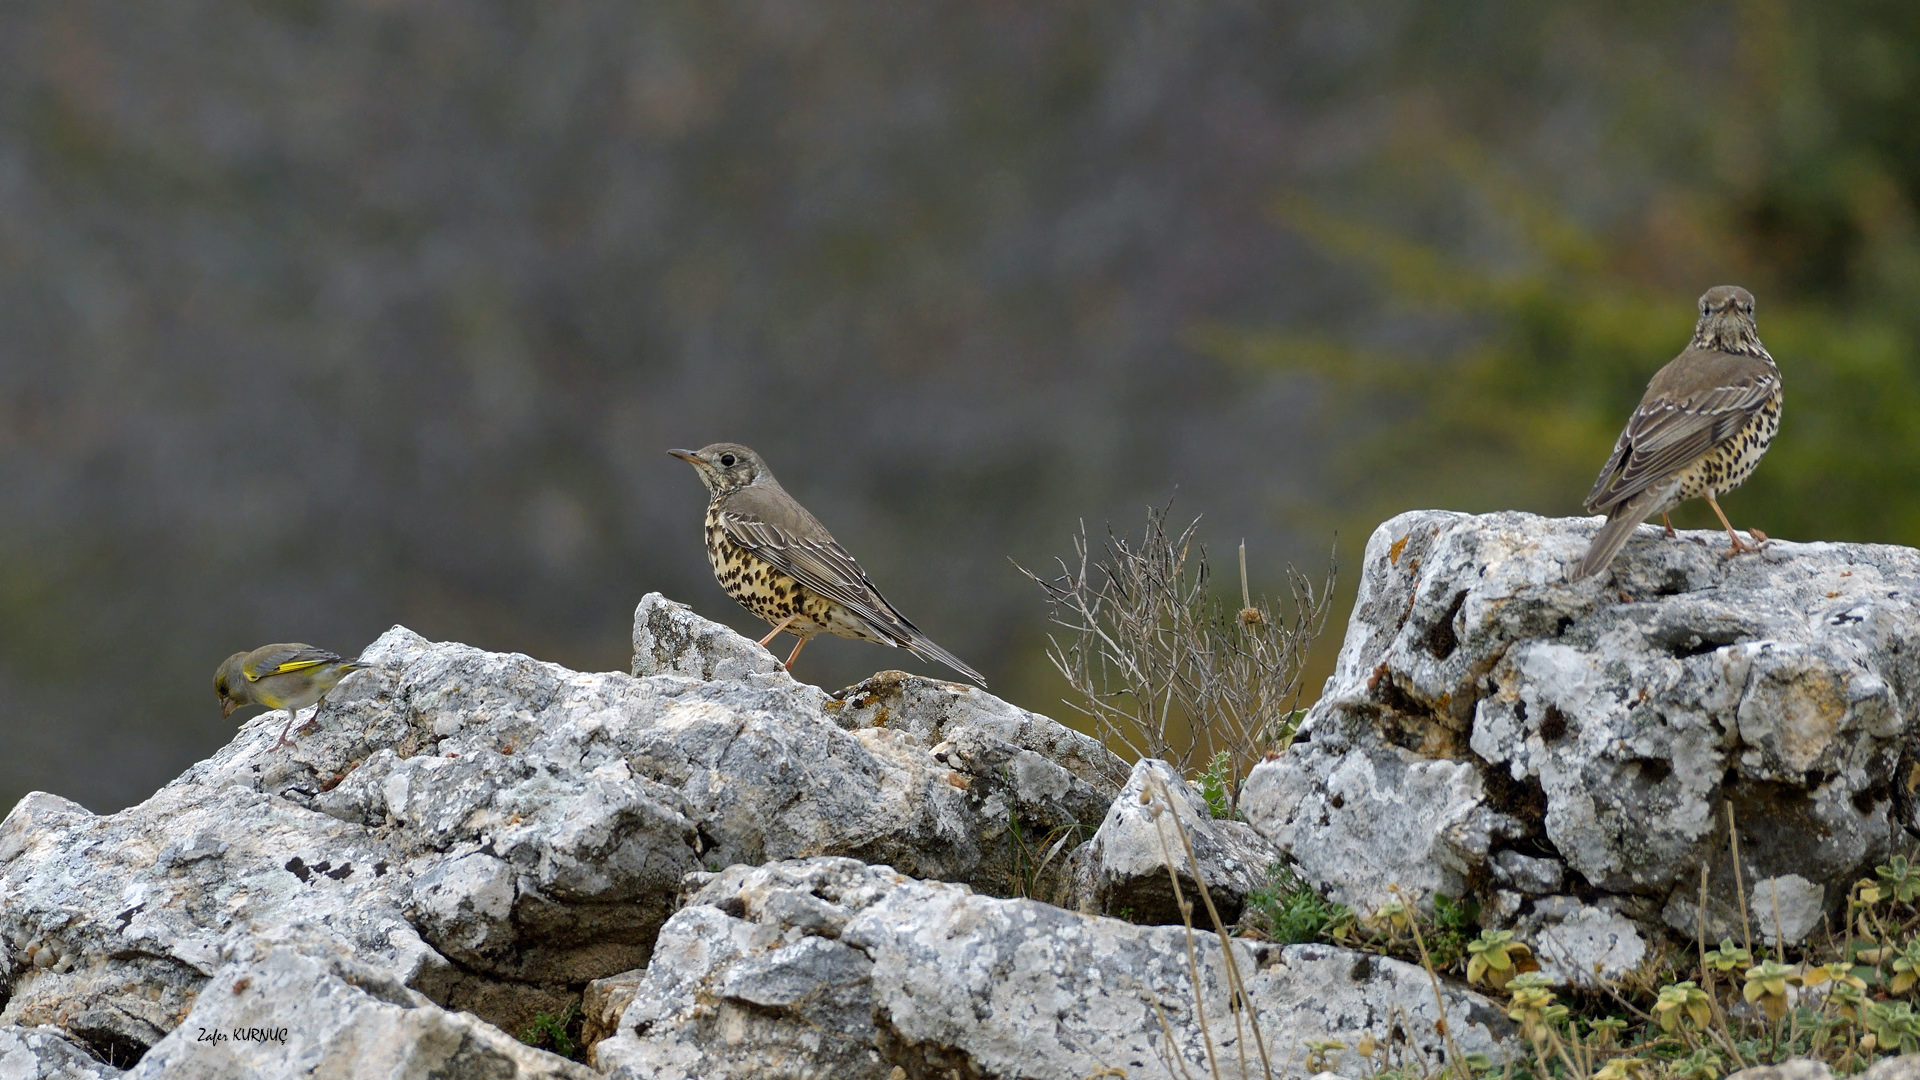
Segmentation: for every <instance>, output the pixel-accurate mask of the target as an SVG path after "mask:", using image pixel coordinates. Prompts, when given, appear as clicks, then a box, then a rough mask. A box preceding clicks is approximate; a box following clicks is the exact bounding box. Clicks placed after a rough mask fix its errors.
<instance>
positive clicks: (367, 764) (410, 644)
mask: <svg viewBox="0 0 1920 1080" xmlns="http://www.w3.org/2000/svg"><path fill="white" fill-rule="evenodd" d="M635 642H636V647H637V652H636V656H635V670H636V671H639V672H641V673H642V674H640V675H638V676H636V675H630V674H626V673H597V674H596V673H580V672H573V671H568V670H566V669H564V668H561V667H559V666H557V665H553V664H548V663H542V662H539V661H536V660H532V659H529V658H527V657H524V656H518V655H511V654H498V653H487V652H483V651H481V650H478V649H473V648H470V647H467V646H464V645H458V644H433V643H430V642H427V641H426V640H424V639H422V638H420V637H419V636H418V635H415V634H413V633H411V632H410V631H407V630H405V629H402V628H398V627H396V628H395V629H393V630H392V631H390V632H389V633H387V634H386V635H384V636H383V637H382V638H381V639H380V640H379V641H377V642H375V643H374V644H373V645H372V646H370V647H369V648H368V649H367V650H366V652H365V653H364V659H365V660H367V661H368V662H369V663H370V665H371V667H370V668H369V669H368V670H366V671H363V672H359V673H356V674H354V675H353V676H351V677H349V678H348V679H347V680H345V681H344V682H342V683H341V684H340V686H339V687H338V688H337V689H336V690H335V691H334V692H333V693H332V694H331V695H330V696H329V698H328V700H327V701H326V702H325V703H324V704H323V705H322V706H321V707H320V708H319V710H318V715H317V716H316V715H313V714H311V713H310V714H308V717H307V723H306V725H305V726H304V727H302V728H301V729H300V731H299V733H298V735H297V739H298V746H297V747H296V748H295V749H293V750H290V751H289V750H278V751H276V750H274V749H273V748H272V742H273V739H274V736H275V735H277V733H278V731H279V725H280V724H281V723H283V722H284V717H281V716H280V715H278V714H266V715H263V716H259V717H256V718H254V719H252V720H250V721H248V722H247V723H246V724H245V725H244V726H243V727H242V729H241V731H240V733H239V735H238V736H237V737H236V738H235V739H234V740H233V741H232V742H231V743H230V744H229V745H227V746H226V747H224V748H222V749H221V750H220V751H218V752H217V753H215V754H214V755H213V756H212V757H210V758H208V759H207V760H205V761H203V762H201V763H200V764H198V765H196V766H194V767H193V768H191V769H189V770H187V771H186V772H185V773H183V774H182V775H181V776H180V777H179V778H178V779H177V780H175V781H174V782H173V783H171V784H169V785H167V787H165V788H163V789H161V791H159V792H158V793H156V794H155V795H154V796H153V797H152V798H151V799H149V800H147V801H146V802H144V803H142V804H140V805H138V806H134V807H130V808H128V809H127V810H125V811H122V812H120V813H118V814H113V815H95V814H92V813H89V812H88V811H87V810H86V809H85V808H83V807H81V806H79V805H77V804H75V803H72V802H69V801H67V800H64V799H60V798H58V797H56V796H52V795H47V794H43V793H36V794H34V795H31V796H29V797H28V798H26V799H24V800H22V802H21V803H20V804H19V805H18V806H16V807H15V808H14V810H13V811H12V813H10V814H9V815H8V816H7V817H6V819H5V821H4V822H0V896H3V897H5V898H6V899H5V902H4V903H0V949H3V950H4V960H5V963H4V967H0V978H4V994H0V997H3V998H4V1000H5V1008H4V1010H3V1011H0V1024H14V1025H26V1026H32V1025H36V1024H53V1025H56V1026H58V1027H59V1028H60V1029H61V1030H62V1031H64V1032H65V1033H66V1034H67V1035H68V1036H70V1037H73V1038H75V1039H77V1040H78V1041H79V1042H80V1043H82V1044H84V1045H86V1046H87V1047H89V1048H90V1049H92V1050H93V1051H95V1052H96V1053H98V1054H100V1055H102V1056H103V1057H106V1058H108V1059H110V1060H111V1059H119V1060H133V1059H134V1058H137V1057H139V1055H141V1054H142V1053H145V1052H147V1051H148V1049H149V1048H152V1047H155V1046H156V1045H157V1044H159V1043H161V1042H162V1041H163V1040H165V1039H167V1038H169V1037H170V1033H175V1032H177V1030H178V1029H179V1027H180V1025H181V1024H182V1023H184V1022H185V1020H186V1019H187V1017H188V1016H189V1015H190V1013H191V1011H192V1010H194V1009H196V1008H200V1007H201V1006H202V1004H203V1002H202V998H203V996H204V991H205V989H206V987H207V986H208V985H209V981H210V980H213V979H215V978H216V977H218V978H220V979H225V978H226V976H225V974H224V973H225V972H226V971H227V969H228V968H229V966H230V965H232V964H235V963H240V962H243V961H245V962H262V961H259V960H258V959H257V957H256V955H255V952H256V948H257V946H258V945H259V943H260V942H262V941H281V940H297V941H298V942H303V943H305V944H301V945H300V946H299V949H298V950H296V951H301V955H308V954H309V953H311V951H312V949H314V948H319V946H318V945H315V944H313V943H314V942H331V943H332V946H331V947H338V948H339V949H342V950H345V951H347V952H348V953H350V954H351V955H352V956H353V958H354V960H355V963H356V964H358V965H359V966H360V968H361V969H364V970H366V971H369V972H373V973H375V974H377V975H378V976H379V977H380V978H383V979H387V980H391V981H392V982H393V983H394V984H395V985H398V986H403V987H406V988H408V989H409V990H410V991H418V992H419V993H421V994H424V995H425V996H426V998H427V999H430V1000H431V1001H432V1002H433V1003H435V1005H436V1006H437V1007H439V1008H441V1009H443V1010H453V1011H459V1010H469V1011H472V1012H474V1013H476V1014H478V1015H479V1016H480V1017H481V1018H482V1019H484V1020H486V1021H488V1022H490V1023H493V1024H497V1025H499V1026H500V1027H502V1028H505V1029H506V1030H508V1031H513V1032H518V1031H520V1030H522V1029H523V1028H524V1027H525V1026H526V1025H527V1024H528V1023H529V1022H530V1021H531V1020H533V1019H534V1018H535V1017H536V1016H537V1015H539V1014H547V1015H558V1014H560V1013H562V1012H563V1011H564V1010H565V1009H567V1008H568V1007H570V1006H571V1005H572V1004H573V1003H575V1002H577V1001H579V1000H580V995H581V992H582V990H583V988H584V987H585V986H586V984H587V983H588V982H590V981H592V980H595V979H601V978H605V977H608V976H613V975H616V974H618V973H620V972H623V971H629V970H632V969H636V968H639V967H641V966H643V965H645V964H646V962H647V960H648V958H649V956H650V955H651V953H652V950H653V945H654V938H655V935H656V934H657V933H658V932H659V928H660V926H661V924H662V923H663V922H664V921H665V920H666V919H667V917H668V915H669V914H671V913H672V911H673V909H674V907H675V905H676V903H677V900H678V896H679V889H680V885H681V881H682V879H683V877H684V876H685V875H686V874H687V873H688V872H690V871H697V870H700V869H701V868H703V867H710V868H714V869H718V868H720V867H724V866H727V865H731V864H734V863H745V864H758V863H762V862H766V861H769V860H777V859H783V858H789V857H798V856H812V855H822V854H826V855H844V856H849V857H853V858H857V859H860V860H862V861H865V862H885V863H889V864H891V865H894V866H897V867H899V868H900V869H901V870H902V871H910V872H912V873H914V874H918V875H922V876H925V877H930V878H938V879H942V880H951V881H958V882H965V883H968V884H971V885H974V886H976V887H978V888H980V889H981V890H982V891H986V892H1014V891H1018V890H1019V889H1021V888H1023V887H1027V886H1035V885H1041V884H1045V883H1041V882H1036V881H1035V880H1034V873H1033V871H1032V868H1031V867H1030V866H1029V865H1028V864H1027V863H1026V862H1025V861H1023V860H1024V856H1023V854H1022V853H1021V851H1020V850H1019V848H1018V845H1016V844H1014V843H1012V842H1011V839H1010V837H1009V832H1010V830H1011V829H1013V828H1014V827H1015V826H1014V825H1013V824H1011V823H1014V822H1031V823H1033V826H1032V827H1035V828H1041V827H1044V828H1048V829H1054V828H1066V827H1068V826H1071V827H1074V828H1078V829H1080V830H1083V831H1084V832H1086V833H1091V832H1092V830H1093V829H1094V828H1095V827H1096V826H1097V825H1098V823H1099V821H1100V818H1101V815H1102V814H1104V812H1105V809H1106V806H1107V804H1108V803H1109V802H1110V801H1111V799H1112V798H1113V796H1114V795H1115V794H1116V793H1117V791H1118V787H1119V780H1116V779H1111V778H1112V777H1115V776H1120V777H1124V775H1125V770H1124V768H1123V767H1122V766H1120V765H1119V763H1118V762H1117V761H1113V760H1111V759H1110V755H1108V756H1107V759H1102V757H1101V755H1104V754H1105V751H1103V750H1100V749H1099V747H1098V746H1097V745H1095V744H1092V742H1091V740H1087V739H1085V738H1084V737H1082V736H1077V735H1074V734H1073V733H1072V732H1069V731H1067V730H1066V729H1064V728H1060V727H1059V726H1058V725H1055V724H1053V723H1052V722H1051V721H1048V720H1046V719H1045V718H1044V717H1037V716H1034V714H1030V713H1024V712H1021V711H1019V710H1014V709H1012V707H1011V706H1007V705H1005V704H1004V703H1002V702H999V701H998V700H997V699H995V698H992V697H991V696H990V695H987V694H986V693H985V692H984V691H980V690H977V689H973V688H963V687H957V686H953V685H952V684H945V683H937V682H934V681H933V680H919V679H914V678H911V677H907V676H889V677H888V679H889V680H891V681H890V682H889V683H888V685H889V686H891V687H892V688H893V689H891V690H890V691H888V692H889V693H890V694H892V695H893V700H895V701H896V702H897V703H898V707H897V709H896V715H894V716H893V717H892V719H891V720H890V721H889V722H888V723H885V724H875V723H865V724H862V723H858V722H849V720H848V718H847V707H843V706H840V705H839V703H836V702H833V701H832V700H831V699H829V698H828V696H827V695H826V694H825V693H824V692H822V691H821V690H820V689H819V688H817V687H812V686H808V685H805V684H802V683H799V682H796V681H795V680H793V679H792V678H791V677H789V676H788V675H787V673H786V672H784V671H782V670H780V669H779V665H778V664H777V663H776V662H774V661H773V659H772V657H771V655H770V654H768V653H766V650H764V649H760V648H759V647H758V646H757V645H754V644H753V643H752V642H750V641H746V640H745V639H742V638H740V637H739V636H738V635H735V634H733V633H732V632H731V631H729V630H727V629H725V628H724V627H720V626H718V625H717V624H714V623H710V622H708V621H706V620H704V619H700V618H698V617H697V616H694V615H693V614H692V613H691V612H689V611H688V610H687V609H686V608H684V607H683V606H681V605H678V604H673V603H670V602H668V601H665V600H663V599H662V598H660V597H658V596H649V597H647V598H646V599H645V600H644V601H642V603H641V604H640V607H639V610H638V611H637V612H636V615H635ZM709 676H712V677H711V678H710V677H709ZM883 681H884V680H883ZM919 701H937V702H938V707H937V709H932V708H931V707H930V710H931V711H930V712H929V713H928V714H927V715H925V716H921V715H917V714H916V713H915V708H916V706H915V705H914V704H913V703H914V702H919ZM830 706H832V707H831V708H830ZM852 708H854V709H855V711H857V710H858V706H853V707H852ZM936 714H937V715H936ZM850 727H851V728H853V730H849V728H850ZM936 734H937V736H938V738H939V743H938V744H934V743H929V742H928V741H926V740H927V739H930V738H934V737H935V736H936ZM923 735H925V736H926V737H925V738H923ZM1050 752H1058V754H1059V759H1058V760H1055V759H1054V758H1052V757H1049V753H1050ZM323 951H324V950H323ZM316 955H317V954H316ZM249 958H252V959H249ZM312 958H313V957H312V956H309V959H312ZM320 960H324V961H325V962H326V963H332V962H333V961H332V960H331V959H329V958H327V957H325V956H321V957H319V960H316V961H315V962H320ZM276 962H278V961H276ZM286 962H287V963H289V964H291V963H292V961H291V960H288V961H286ZM336 974H337V972H336ZM239 977H245V976H238V977H236V978H239ZM292 978H293V976H292V975H288V976H287V979H292ZM315 978H319V976H317V975H316V976H315ZM282 981H285V980H282ZM349 981H351V980H349ZM329 985H330V984H329ZM388 1004H391V1005H394V1006H395V1007H396V1008H404V1009H407V1010H409V1012H408V1013H407V1016H408V1017H412V1019H407V1018H406V1017H402V1018H401V1019H397V1020H395V1021H394V1023H395V1024H400V1025H401V1026H402V1027H404V1026H405V1025H407V1024H418V1023H422V1022H425V1018H428V1017H433V1019H432V1021H431V1024H432V1025H437V1027H436V1028H435V1029H436V1030H442V1029H444V1030H452V1029H451V1028H447V1027H446V1025H447V1024H449V1023H452V1021H450V1020H444V1019H442V1018H439V1017H437V1014H434V1013H431V1012H420V1011H419V1010H418V1009H417V1008H415V1006H414V1004H406V1003H400V1002H394V1001H389V1002H388ZM341 1007H342V1008H346V1007H347V1006H345V1005H342V1006H341ZM353 1007H354V1008H359V1009H366V1008H371V1006H369V1005H366V1004H365V1003H361V1004H358V1005H355V1006H353ZM222 1015H225V1014H222ZM369 1015H371V1014H369ZM395 1015H396V1016H398V1015H399V1014H395ZM382 1022H383V1023H384V1022H385V1021H382ZM456 1026H457V1025H456ZM170 1045H176V1046H177V1042H176V1043H175V1044H170ZM156 1052H157V1051H156ZM168 1052H169V1053H170V1054H171V1053H175V1051H174V1050H169V1051H168ZM168 1060H173V1059H171V1058H169V1059H168ZM236 1060H239V1059H236ZM403 1064H404V1063H403ZM403 1064H397V1065H396V1066H395V1068H397V1069H400V1070H401V1072H399V1073H396V1074H395V1075H401V1074H403V1073H404V1072H405V1068H411V1067H412V1066H404V1067H403ZM216 1071H217V1070H216Z"/></svg>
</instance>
